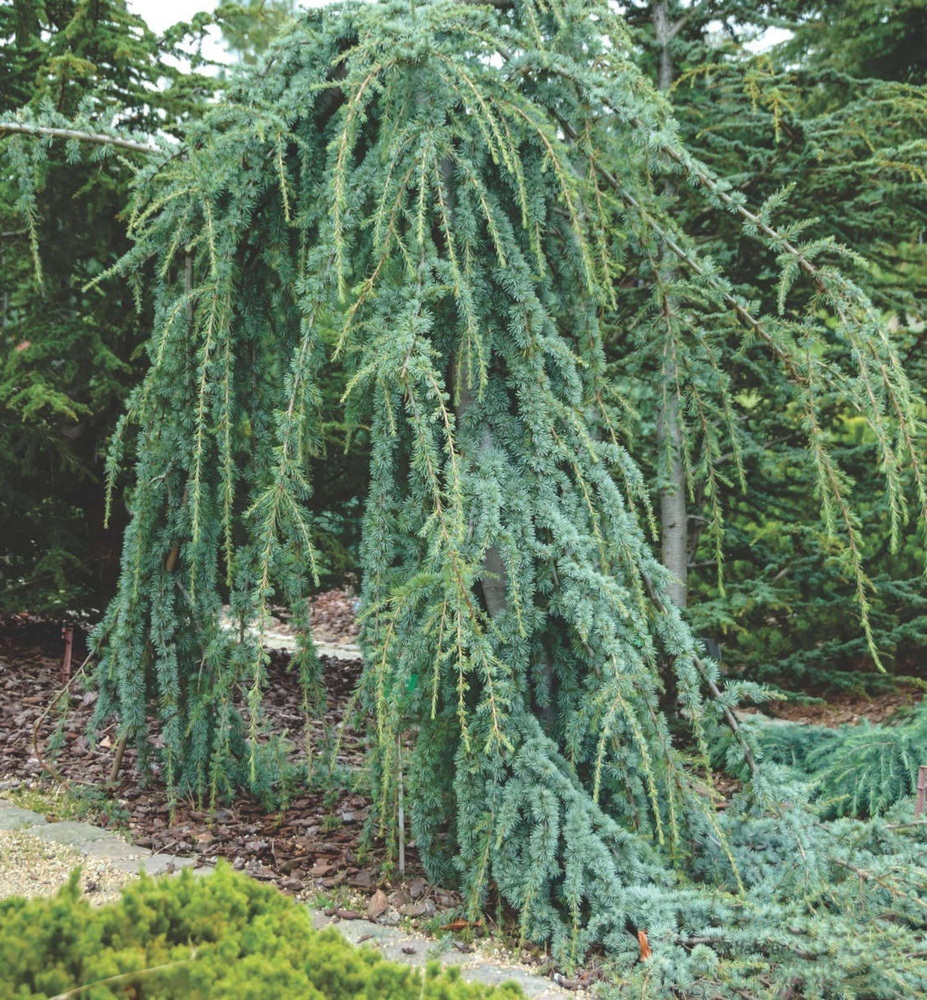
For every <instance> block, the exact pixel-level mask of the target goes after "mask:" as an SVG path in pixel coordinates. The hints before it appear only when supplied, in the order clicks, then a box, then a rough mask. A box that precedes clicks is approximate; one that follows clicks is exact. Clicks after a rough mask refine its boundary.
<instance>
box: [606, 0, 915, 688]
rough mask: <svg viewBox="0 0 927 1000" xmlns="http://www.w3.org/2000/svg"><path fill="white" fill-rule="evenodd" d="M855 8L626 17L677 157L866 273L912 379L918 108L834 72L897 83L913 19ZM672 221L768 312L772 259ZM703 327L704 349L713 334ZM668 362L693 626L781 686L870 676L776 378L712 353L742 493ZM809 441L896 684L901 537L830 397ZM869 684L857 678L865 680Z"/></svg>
mask: <svg viewBox="0 0 927 1000" xmlns="http://www.w3.org/2000/svg"><path fill="white" fill-rule="evenodd" d="M865 8H866V9H865V11H862V10H860V9H858V8H857V7H856V6H854V5H853V4H828V5H827V6H826V8H825V7H816V6H815V5H809V4H803V3H801V4H791V3H787V2H786V3H775V4H764V5H760V6H755V5H743V4H740V3H737V2H731V3H724V4H712V5H710V8H709V5H698V4H696V5H683V4H679V3H671V2H668V0H666V2H660V3H641V4H634V5H631V9H630V11H629V18H630V23H631V24H632V26H633V30H634V32H635V38H636V40H637V42H638V44H639V46H640V50H641V52H642V54H643V56H644V65H645V68H647V70H648V72H650V73H651V74H653V77H654V79H656V78H657V74H658V72H659V66H661V65H662V66H664V72H665V71H666V69H665V67H667V66H668V67H669V68H670V69H669V76H670V77H671V78H672V81H673V84H672V89H671V90H670V91H669V94H668V96H669V99H670V100H671V102H672V105H673V112H674V115H675V116H676V118H677V120H678V122H679V124H680V128H681V130H682V133H683V135H684V136H685V137H686V141H687V143H688V144H689V146H690V148H692V149H694V150H696V151H697V152H698V154H699V155H700V156H701V157H703V158H704V159H705V161H706V162H707V163H709V164H710V165H711V166H712V168H713V169H715V170H716V171H718V172H719V173H720V174H723V175H724V176H727V177H729V178H731V180H732V181H733V182H734V183H736V184H737V186H738V187H739V188H740V189H741V190H743V191H744V192H745V193H746V194H747V196H748V199H749V201H750V202H751V203H754V204H762V203H764V202H766V201H767V199H771V198H778V197H779V195H780V193H783V194H785V195H787V201H786V202H785V204H786V206H787V208H786V209H785V210H786V211H787V212H788V213H789V214H790V215H791V216H793V217H795V218H804V219H809V220H811V221H810V223H809V227H810V228H808V229H807V230H806V231H805V232H806V234H817V235H819V234H833V235H835V236H836V237H837V238H838V239H839V240H840V242H841V243H843V244H844V245H847V246H852V247H853V248H854V249H857V250H859V251H860V252H861V253H862V255H863V256H864V257H865V258H866V260H867V261H868V262H869V263H868V266H867V267H866V268H859V269H857V270H856V271H855V273H854V279H855V280H856V281H858V282H859V283H860V284H861V285H862V287H864V288H865V289H866V291H867V293H868V294H869V295H870V296H871V298H872V300H873V301H874V303H875V304H876V305H877V306H878V308H880V309H881V310H882V311H883V314H884V316H885V319H886V321H887V322H889V323H890V325H891V327H892V332H891V336H892V337H893V339H894V340H895V341H896V344H897V349H898V350H899V352H900V353H901V355H902V357H903V358H904V362H905V365H906V367H907V368H908V370H909V372H910V373H911V376H912V378H914V380H915V381H917V382H920V381H922V377H923V376H922V371H923V364H924V351H923V349H922V336H921V330H922V318H921V317H922V316H923V307H922V303H921V296H922V293H921V287H922V284H923V275H924V259H923V246H922V242H921V238H922V232H923V226H924V208H925V199H924V173H923V163H924V152H925V147H924V140H923V127H922V123H923V118H924V110H925V107H927V105H925V101H924V98H925V94H924V91H923V89H922V87H921V86H920V85H919V84H918V83H917V80H916V72H915V71H914V69H905V70H898V72H899V73H900V74H901V76H903V77H904V79H900V78H899V79H884V78H883V79H879V78H874V77H872V76H871V75H870V72H871V67H870V66H869V64H868V63H866V64H865V65H864V63H863V62H861V61H859V60H857V62H855V63H853V62H852V60H851V59H850V56H849V53H850V51H855V52H857V53H863V52H867V53H875V52H881V53H883V55H882V56H880V57H879V58H880V59H881V60H882V62H881V63H880V65H884V66H885V67H890V66H896V67H901V66H903V65H904V66H907V65H908V61H909V60H908V59H907V56H905V55H904V53H903V52H902V51H899V52H898V53H896V54H895V55H891V46H892V45H893V44H894V45H896V46H899V47H900V48H901V49H903V48H904V45H905V44H907V43H906V42H905V41H901V40H900V39H901V37H902V34H903V33H900V32H898V31H896V28H897V25H898V24H906V23H907V20H906V19H908V20H909V19H910V17H914V16H916V15H915V14H913V13H911V12H909V13H907V14H906V13H904V12H899V11H897V10H896V9H895V7H894V6H891V7H889V5H880V4H867V5H865ZM825 22H826V24H825ZM770 24H775V25H778V26H780V27H784V26H787V27H788V28H789V29H790V31H791V32H792V35H791V37H790V39H789V40H788V41H786V42H784V43H782V44H780V45H779V46H777V47H775V48H773V49H772V50H770V51H764V52H762V53H760V54H757V53H756V52H755V51H753V49H752V47H751V45H750V44H748V43H750V42H751V40H753V39H756V37H757V35H758V34H759V33H760V32H762V31H763V29H764V28H765V27H766V26H768V25H770ZM661 31H662V36H661ZM850 36H852V37H853V38H854V39H855V40H856V41H854V44H853V46H850V47H849V48H848V47H847V46H846V45H845V44H843V41H842V40H844V39H846V38H847V37H850ZM905 37H907V36H905ZM893 40H894V41H893ZM857 42H858V44H857ZM883 57H884V58H883ZM836 61H839V62H840V66H841V68H840V70H839V71H838V70H837V69H836V68H835V67H836ZM873 65H875V64H873ZM676 204H677V207H678V209H679V210H681V211H683V212H684V214H685V217H686V219H687V220H688V223H687V224H688V228H689V229H690V231H691V232H692V233H693V235H694V236H695V238H696V239H697V240H698V243H699V245H700V246H701V247H702V248H704V250H705V251H706V252H710V253H711V254H712V255H713V256H714V258H715V259H716V260H718V261H719V262H723V265H724V269H725V273H726V274H727V275H729V276H730V278H731V279H732V280H733V281H734V282H735V283H736V284H737V285H738V286H739V287H741V288H742V289H743V291H744V294H745V295H747V296H750V297H758V298H759V300H760V301H761V302H762V306H763V309H764V310H767V311H775V310H776V309H777V308H778V305H777V295H778V286H777V273H776V270H775V268H774V267H773V266H770V265H771V264H772V262H771V260H768V261H767V262H766V264H765V266H763V267H757V261H756V250H755V246H754V245H753V244H752V243H751V241H750V240H749V238H748V237H747V236H746V234H744V233H742V232H740V231H739V226H738V222H737V220H736V218H734V217H731V216H727V217H725V216H719V215H717V214H715V213H711V214H708V213H706V212H705V211H704V205H703V204H702V203H701V201H700V199H699V198H698V196H697V194H695V196H692V193H691V192H690V191H687V190H686V189H685V188H682V189H680V190H679V191H678V193H677V199H676ZM644 277H646V276H643V277H642V276H641V275H638V276H637V279H636V280H637V282H638V284H640V285H641V291H640V292H639V296H638V297H639V299H640V300H641V301H643V300H644V299H645V297H646V295H647V294H648V288H647V287H646V282H645V280H644ZM711 324H712V329H713V330H714V331H715V332H717V329H718V327H717V322H716V321H715V320H714V319H712V320H711ZM629 328H630V329H633V328H631V327H630V325H629V323H628V322H627V320H626V318H625V317H624V316H619V317H618V321H617V322H616V323H615V330H616V334H609V335H608V336H607V343H608V342H609V341H611V340H612V339H614V341H615V347H614V352H615V354H616V356H617V357H618V359H619V362H618V365H617V366H616V370H617V372H618V375H619V377H624V378H626V377H627V372H628V366H627V365H626V363H625V361H624V358H625V357H626V355H627V353H628V335H627V333H626V331H627V330H628V329H629ZM618 331H621V332H620V333H619V332H618ZM632 336H633V334H632ZM709 336H710V334H709ZM609 349H610V350H611V348H609ZM679 350H680V352H681V357H682V361H681V362H680V367H681V368H682V369H683V374H682V376H681V377H680V378H679V379H678V382H677V393H678V395H679V396H680V398H681V399H682V403H681V404H680V407H681V409H682V411H683V416H682V420H681V423H682V429H683V434H684V436H685V438H686V440H687V442H688V445H687V447H688V448H689V452H688V457H687V461H686V462H685V463H684V464H685V473H684V474H683V473H682V471H681V470H680V469H677V473H676V474H677V477H679V476H680V475H681V477H682V481H683V482H684V483H685V484H686V486H687V488H688V496H687V498H686V500H685V502H684V503H683V504H682V506H683V507H684V508H685V514H687V515H688V523H687V525H686V528H687V532H686V533H687V536H688V537H687V542H688V544H687V546H686V553H685V554H686V556H687V558H686V559H685V560H684V561H685V562H687V563H688V568H689V569H690V570H691V572H692V579H691V587H692V588H693V594H694V601H693V602H692V605H693V606H692V614H693V615H694V618H695V620H696V622H697V623H698V628H699V629H700V630H701V631H703V632H705V633H708V634H713V635H716V636H720V635H722V634H723V635H724V641H725V658H726V660H727V662H728V663H729V665H730V666H732V667H736V668H737V669H740V670H743V671H745V672H746V673H747V675H749V676H752V677H763V678H769V679H775V680H777V681H778V682H780V683H783V684H785V685H786V686H792V687H795V686H802V685H807V684H809V683H812V684H817V685H818V687H820V686H821V685H823V684H825V683H837V684H856V685H859V684H862V683H864V682H865V681H866V680H867V678H866V676H865V674H861V673H860V668H863V669H864V670H870V671H871V668H872V661H873V650H871V649H867V643H866V640H865V639H864V637H863V636H862V634H861V633H860V631H859V629H858V628H857V627H856V625H855V621H856V620H857V618H858V613H857V612H855V611H854V604H856V605H857V606H858V604H859V595H858V593H855V592H856V591H857V583H856V581H855V580H854V574H853V573H852V572H848V569H847V567H846V565H845V564H844V563H842V562H841V560H839V559H834V558H833V552H832V550H831V548H830V545H829V542H828V537H827V533H826V532H822V531H821V528H820V522H819V521H818V520H817V518H816V517H815V516H814V510H815V506H816V504H817V500H816V498H815V496H814V489H813V480H814V476H815V472H814V468H813V463H812V462H811V461H810V460H809V459H810V458H811V456H810V455H809V454H808V452H807V450H806V448H805V444H804V442H805V440H806V437H805V434H804V432H803V429H802V426H801V419H802V418H801V414H800V413H799V412H797V411H796V410H795V409H794V407H793V406H792V404H791V400H792V399H793V398H794V397H793V393H792V389H791V387H790V386H789V384H788V381H787V380H786V379H784V377H783V373H782V371H781V370H777V369H775V368H771V367H770V366H768V365H762V364H760V365H758V364H757V363H756V362H757V358H758V354H757V352H756V351H753V352H746V353H744V352H740V353H737V352H729V354H728V357H727V359H726V365H725V368H726V373H727V376H728V378H729V380H730V395H729V401H730V405H731V417H732V423H733V427H734V428H736V431H737V433H738V434H739V435H740V438H741V444H740V448H741V455H742V460H743V461H744V462H745V463H746V467H747V469H748V470H749V475H748V477H747V479H748V481H749V484H750V486H749V489H748V490H743V489H742V488H741V487H740V486H738V484H737V482H736V478H737V477H736V475H734V465H735V462H736V458H737V451H736V449H734V448H732V447H727V446H724V445H720V446H718V448H717V451H716V454H715V456H714V458H712V456H711V454H710V448H711V445H710V442H708V440H707V439H706V437H705V435H704V434H702V433H701V431H700V425H703V424H704V413H705V408H706V401H705V399H704V398H702V399H701V400H700V399H699V398H698V394H699V393H701V395H702V396H703V397H705V396H707V397H708V399H709V402H708V403H707V405H708V406H711V405H717V391H716V389H715V388H713V386H714V385H715V383H716V381H717V380H716V379H715V377H714V376H713V375H712V373H711V372H710V371H705V370H704V369H699V368H698V367H691V368H690V369H689V371H688V373H686V371H685V367H686V364H688V363H690V362H691V357H690V356H687V355H686V345H685V343H684V342H683V343H681V344H680V345H679ZM636 356H637V367H636V372H635V378H634V380H633V383H632V384H631V385H630V386H629V391H631V392H632V393H633V395H634V398H635V399H637V401H638V408H639V413H640V417H641V419H640V421H639V422H638V423H637V424H635V425H634V431H635V433H636V434H638V435H648V436H649V437H650V439H651V440H652V441H655V440H656V437H657V428H658V425H659V420H658V419H657V416H656V414H657V413H658V412H659V410H660V408H661V406H663V405H665V404H664V403H661V402H659V400H658V398H657V395H655V393H656V392H657V386H658V383H657V382H656V381H655V380H654V378H653V376H652V372H653V371H654V369H655V368H656V367H657V365H659V364H660V360H659V347H658V345H657V342H656V341H652V342H651V345H650V351H649V352H648V350H647V346H646V345H645V346H644V350H643V352H638V353H637V355H636ZM720 423H721V421H720V420H719V421H718V424H719V425H720ZM826 433H827V435H828V436H829V437H830V439H831V441H832V444H833V446H834V447H835V449H837V450H838V451H839V452H840V454H841V460H842V462H843V464H844V467H845V468H846V469H847V471H848V472H849V473H850V474H851V476H852V479H853V480H854V483H855V487H854V489H855V493H856V495H857V496H859V497H860V498H861V500H860V502H861V506H860V515H861V517H862V519H863V521H864V523H865V525H866V532H865V539H864V543H863V544H864V551H865V554H866V566H867V573H868V574H869V576H870V577H871V580H872V583H873V585H874V586H873V589H872V590H871V592H870V595H869V598H868V600H869V604H870V608H869V611H868V614H869V617H870V621H871V627H872V629H873V632H872V637H873V641H872V645H873V646H874V647H875V648H876V649H877V650H878V651H879V657H880V659H882V660H883V661H884V662H885V663H886V664H888V665H889V666H890V667H891V668H892V669H893V670H894V671H895V672H897V673H910V672H911V671H912V669H914V668H915V666H916V662H917V650H918V649H919V647H920V646H921V645H922V642H923V638H924V633H925V625H927V620H925V619H924V617H923V612H924V607H925V605H924V592H923V586H922V584H921V582H920V569H919V567H920V565H921V561H922V557H923V545H922V543H921V541H920V538H919V536H918V533H917V531H916V523H915V522H914V521H912V522H910V523H909V524H908V526H907V527H905V528H904V529H903V540H899V539H897V538H896V539H895V540H894V542H893V539H892V531H891V529H890V525H889V522H890V515H889V512H888V509H887V507H886V506H885V503H884V501H883V500H882V499H880V493H879V489H878V480H879V477H880V475H881V473H880V471H879V468H878V460H877V458H876V457H875V450H874V449H875V447H876V446H875V442H874V440H873V438H872V436H871V435H870V434H869V433H868V432H867V431H866V430H865V428H864V426H863V425H862V423H861V422H860V420H859V419H858V415H857V414H855V413H854V412H853V410H852V409H850V408H847V406H846V405H845V404H844V401H842V400H841V399H840V398H839V397H835V398H834V399H833V400H832V402H831V404H830V406H829V413H828V415H827V418H826ZM658 452H659V450H658V449H657V448H654V455H655V456H657V455H658V458H659V460H658V461H655V460H654V459H653V458H648V456H647V455H646V454H644V453H640V457H641V460H642V461H643V462H644V463H645V469H646V470H648V471H647V475H648V479H649V480H650V481H651V482H661V483H663V484H666V483H667V482H668V481H669V479H670V478H671V477H670V475H669V468H668V466H667V465H666V462H667V456H666V455H665V454H664V453H662V452H659V454H658ZM661 463H662V464H661ZM649 470H652V471H649ZM664 488H665V487H664ZM675 492H676V493H677V494H678V492H679V491H678V490H676V491H675ZM678 520H682V518H681V517H677V521H678ZM664 533H665V531H664ZM722 560H726V562H725V567H724V573H723V577H719V574H718V572H717V566H718V565H720V564H721V562H722ZM674 569H675V571H676V572H677V573H682V572H684V570H683V569H681V568H680V567H679V566H676V567H674ZM722 581H723V582H722ZM878 679H879V675H877V674H876V673H875V672H874V671H872V673H871V674H870V677H869V680H870V681H871V682H877V681H878Z"/></svg>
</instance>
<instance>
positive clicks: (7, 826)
mask: <svg viewBox="0 0 927 1000" xmlns="http://www.w3.org/2000/svg"><path fill="white" fill-rule="evenodd" d="M47 822H48V820H46V819H45V817H44V816H42V815H41V814H40V813H37V812H33V811H32V810H31V809H20V808H19V807H18V806H14V805H12V804H11V803H9V802H3V803H0V830H26V829H30V828H32V827H36V826H44V825H45V824H46V823H47Z"/></svg>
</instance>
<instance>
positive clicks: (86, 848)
mask: <svg viewBox="0 0 927 1000" xmlns="http://www.w3.org/2000/svg"><path fill="white" fill-rule="evenodd" d="M74 847H75V848H76V850H78V851H80V853H81V854H85V855H86V856H87V857H88V858H98V859H100V860H102V861H131V860H133V859H136V860H137V861H138V862H141V861H142V859H143V858H147V857H148V855H149V854H151V851H149V850H148V848H147V847H136V846H135V844H127V843H126V842H125V841H124V840H120V839H119V838H118V837H113V836H111V835H108V836H106V837H101V838H100V839H99V840H91V841H90V842H89V843H86V844H83V845H80V844H75V845H74Z"/></svg>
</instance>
